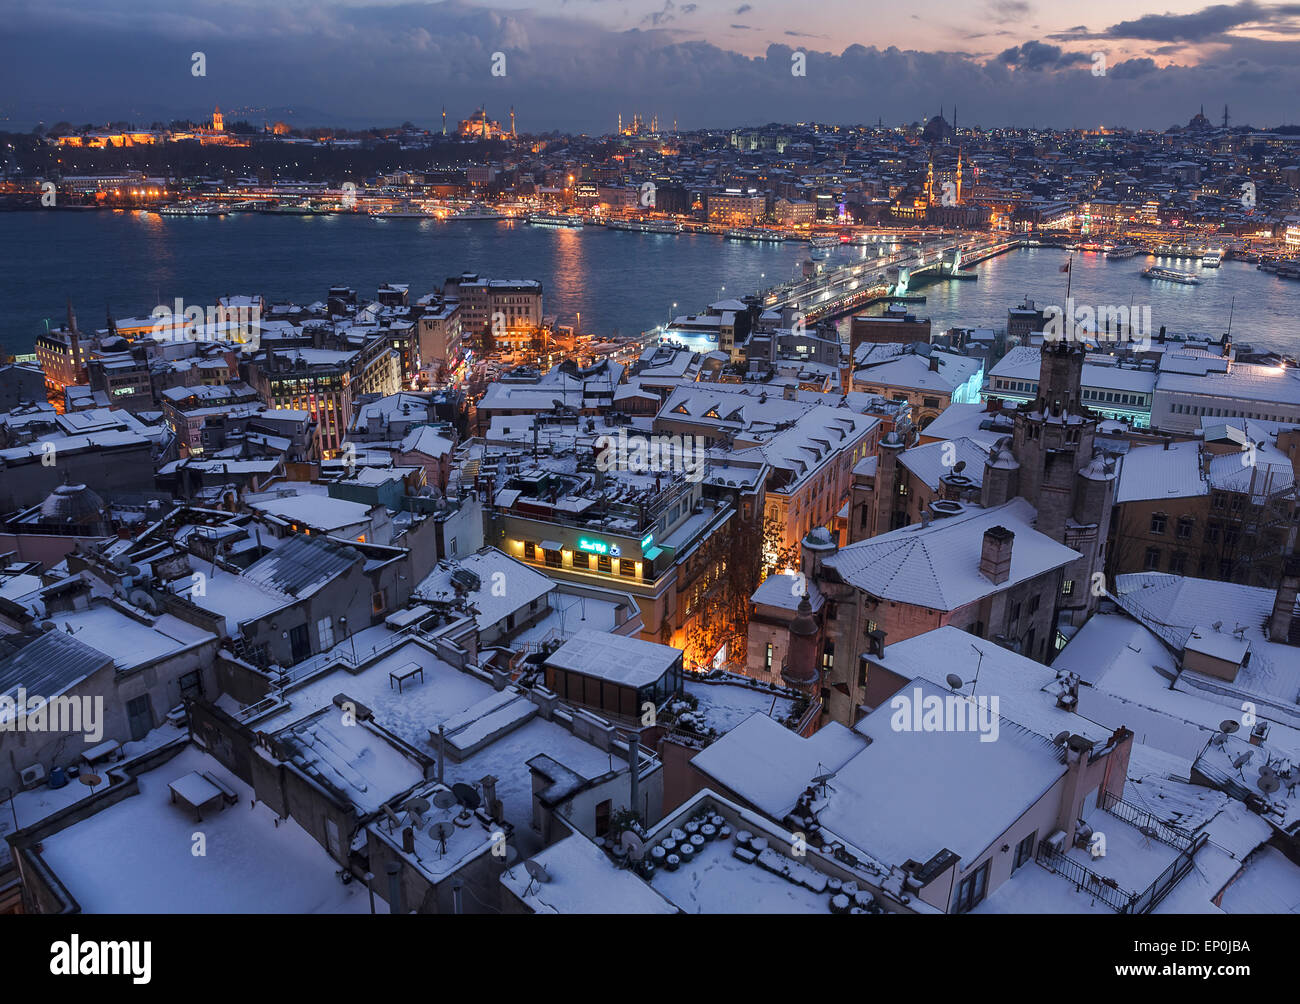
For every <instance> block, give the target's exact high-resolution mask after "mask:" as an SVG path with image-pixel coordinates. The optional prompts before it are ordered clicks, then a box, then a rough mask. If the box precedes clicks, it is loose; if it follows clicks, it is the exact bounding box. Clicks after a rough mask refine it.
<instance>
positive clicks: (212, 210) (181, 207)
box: [158, 202, 226, 216]
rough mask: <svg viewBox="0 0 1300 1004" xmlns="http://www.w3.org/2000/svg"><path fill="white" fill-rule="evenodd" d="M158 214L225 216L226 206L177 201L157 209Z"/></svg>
mask: <svg viewBox="0 0 1300 1004" xmlns="http://www.w3.org/2000/svg"><path fill="white" fill-rule="evenodd" d="M158 214H159V215H160V216H225V215H226V207H225V206H223V205H221V204H219V203H216V204H213V203H203V202H177V203H173V204H172V205H170V206H163V207H162V208H161V209H160V210H158Z"/></svg>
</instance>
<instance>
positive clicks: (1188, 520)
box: [1175, 516, 1196, 540]
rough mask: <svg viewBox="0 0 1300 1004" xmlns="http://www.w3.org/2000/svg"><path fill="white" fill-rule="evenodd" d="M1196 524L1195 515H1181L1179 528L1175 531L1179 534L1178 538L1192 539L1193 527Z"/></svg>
mask: <svg viewBox="0 0 1300 1004" xmlns="http://www.w3.org/2000/svg"><path fill="white" fill-rule="evenodd" d="M1195 526H1196V520H1195V518H1194V517H1192V516H1179V517H1178V529H1177V530H1176V531H1175V533H1176V534H1177V536H1178V539H1179V540H1190V539H1191V537H1192V529H1193V528H1194V527H1195Z"/></svg>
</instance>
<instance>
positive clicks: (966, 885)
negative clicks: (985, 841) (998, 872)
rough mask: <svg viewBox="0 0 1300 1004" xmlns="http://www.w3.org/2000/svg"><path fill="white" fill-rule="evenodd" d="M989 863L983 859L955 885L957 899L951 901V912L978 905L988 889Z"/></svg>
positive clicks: (961, 911) (963, 911)
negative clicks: (980, 863)
mask: <svg viewBox="0 0 1300 1004" xmlns="http://www.w3.org/2000/svg"><path fill="white" fill-rule="evenodd" d="M988 886H989V863H988V862H987V861H985V862H984V863H983V864H982V865H980V866H979V868H977V869H976V870H975V871H974V872H972V873H971V874H970V875H967V876H966V877H965V878H964V879H962V880H961V885H959V886H958V887H957V899H956V901H955V902H954V903H953V907H952V908H953V913H965V912H966V911H967V910H970V909H973V908H974V907H976V906H978V905H979V904H980V903H981V902H982V901H983V899H984V895H985V893H987V892H988V891H989V889H988Z"/></svg>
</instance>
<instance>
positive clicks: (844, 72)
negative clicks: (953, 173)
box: [0, 0, 1300, 133]
mask: <svg viewBox="0 0 1300 1004" xmlns="http://www.w3.org/2000/svg"><path fill="white" fill-rule="evenodd" d="M11 2H12V0H11ZM670 2H671V3H672V6H669V5H668V3H664V4H663V9H660V6H659V5H660V0H655V13H659V14H671V15H675V16H677V18H678V20H677V22H676V23H675V24H673V25H667V24H666V22H665V21H664V19H663V18H660V21H659V22H658V23H656V22H655V21H654V20H653V19H651V20H650V21H648V22H646V23H645V24H641V25H638V26H637V27H634V28H631V29H627V30H612V29H609V28H606V27H602V26H600V25H599V24H596V23H593V22H591V21H589V20H583V19H581V18H579V17H576V16H567V15H563V14H541V13H539V12H538V11H536V10H526V9H521V10H512V11H509V12H505V11H500V10H492V9H489V8H484V7H479V6H473V5H471V4H469V3H467V2H463V0H446V2H442V3H437V4H427V3H423V2H420V3H416V2H398V3H396V4H393V5H391V6H384V5H382V4H380V5H370V6H365V7H347V6H341V5H339V4H327V5H315V6H306V5H303V6H298V5H284V6H283V7H282V6H280V5H278V4H272V3H270V2H269V0H189V2H188V3H187V5H186V6H185V7H184V10H183V13H180V12H175V11H173V10H172V9H171V7H169V6H168V4H169V3H170V0H129V2H128V0H98V2H97V3H95V4H87V3H84V0H43V3H42V4H41V5H39V6H38V5H36V4H34V3H33V4H29V5H27V6H22V7H13V8H11V9H10V10H9V11H8V12H7V14H6V20H5V32H6V40H7V44H6V46H5V49H6V57H5V59H4V60H0V95H3V101H4V105H5V112H6V114H7V115H8V116H9V122H10V123H12V125H11V126H10V128H18V127H21V128H29V127H30V126H31V125H33V124H35V122H36V121H37V120H38V119H44V120H45V121H46V122H55V121H58V120H60V119H69V120H75V121H77V122H87V121H90V122H106V121H111V120H117V119H123V118H126V119H130V120H133V121H137V122H140V121H142V122H143V123H144V124H148V122H150V121H152V120H154V119H163V120H167V119H171V118H200V117H202V116H204V115H207V114H209V113H210V112H211V109H212V106H213V105H214V104H220V105H221V106H222V107H223V108H229V107H239V106H242V107H266V106H273V107H275V108H277V109H278V108H284V109H290V110H293V114H291V113H290V112H285V113H284V114H276V116H275V117H277V118H284V119H285V120H286V121H289V122H291V123H293V124H295V125H304V126H307V125H340V126H353V127H364V126H370V125H382V124H393V123H397V122H401V121H402V120H403V119H409V120H411V121H412V122H415V123H417V124H421V125H425V126H433V127H437V126H438V125H439V124H440V115H439V111H440V108H441V106H443V105H445V106H446V107H447V110H448V115H449V116H450V117H452V118H453V121H454V120H455V119H457V118H461V117H464V116H465V115H468V114H469V113H470V112H471V111H473V110H474V109H475V108H476V107H478V106H479V105H480V104H485V105H486V107H487V110H488V113H489V114H490V115H492V116H494V117H498V118H500V117H502V116H504V115H505V114H507V113H508V108H509V107H510V106H511V105H513V106H514V107H515V110H516V113H517V121H518V125H519V128H520V130H521V131H525V132H543V131H549V130H567V131H573V132H592V133H600V132H605V131H607V130H609V129H610V128H612V124H613V122H614V121H615V120H616V114H617V111H618V109H619V108H620V107H621V108H623V109H627V108H629V107H636V108H638V109H639V110H640V111H642V113H644V114H650V113H658V115H659V118H660V120H661V121H663V120H665V119H671V118H673V117H675V118H677V119H678V121H679V123H680V124H681V127H682V128H683V129H686V128H696V127H705V126H708V127H725V126H739V125H745V124H758V123H764V122H772V121H787V122H793V121H806V120H808V119H811V118H815V119H818V120H821V121H826V122H841V123H853V122H874V121H876V119H877V118H878V117H879V118H883V119H884V120H885V121H886V122H895V123H896V122H902V121H911V120H913V119H917V118H920V117H923V116H925V115H929V114H933V110H934V109H935V108H938V107H939V105H940V104H948V103H951V102H952V101H953V100H954V99H956V100H957V101H958V103H959V104H960V106H961V109H962V114H961V118H962V121H963V122H966V123H970V124H972V125H975V124H982V125H986V126H994V125H1008V126H1014V125H1029V124H1040V125H1041V124H1054V125H1060V126H1065V127H1069V126H1073V125H1088V126H1095V125H1097V124H1099V123H1105V124H1110V125H1130V126H1135V127H1148V126H1151V127H1159V128H1165V127H1166V126H1168V125H1169V124H1170V123H1171V122H1186V121H1187V119H1188V118H1190V117H1191V114H1192V113H1193V112H1194V111H1195V108H1196V106H1197V105H1199V104H1200V102H1201V101H1202V100H1204V101H1206V102H1207V103H1208V102H1210V101H1211V100H1213V101H1214V102H1215V103H1216V104H1221V103H1223V102H1227V103H1229V104H1230V105H1231V106H1232V107H1233V108H1234V109H1237V108H1240V109H1242V111H1241V112H1240V113H1237V114H1235V116H1234V117H1235V118H1236V119H1237V120H1238V121H1242V122H1244V121H1245V120H1246V112H1245V109H1247V108H1249V109H1250V111H1249V116H1250V118H1251V119H1252V120H1253V121H1254V122H1255V123H1257V124H1260V125H1269V124H1278V123H1279V122H1281V121H1285V120H1286V117H1287V116H1290V115H1292V114H1293V103H1294V98H1293V96H1294V95H1295V94H1296V93H1297V92H1300V42H1295V43H1293V42H1279V41H1269V40H1266V39H1250V38H1237V37H1235V36H1234V37H1232V38H1231V39H1230V40H1229V41H1228V42H1226V43H1222V44H1221V45H1219V46H1216V48H1215V49H1214V55H1213V58H1212V59H1205V58H1202V61H1201V62H1199V63H1196V64H1195V65H1176V66H1175V65H1170V66H1163V67H1156V66H1155V64H1154V63H1153V62H1152V60H1151V59H1149V58H1145V59H1129V60H1128V61H1127V62H1121V63H1112V65H1111V67H1110V69H1109V70H1108V72H1107V75H1106V77H1105V78H1104V79H1102V78H1094V77H1092V76H1091V74H1090V73H1089V69H1090V67H1089V65H1087V63H1088V57H1087V56H1085V55H1084V54H1082V53H1072V52H1067V51H1065V50H1064V49H1063V48H1061V47H1058V46H1056V45H1051V44H1048V43H1046V42H1043V41H1030V42H1026V43H1024V44H1023V45H1016V46H1012V47H1011V48H1008V49H1004V50H1003V51H1002V52H1001V53H1000V54H998V55H996V56H992V57H990V56H985V55H980V56H978V57H971V56H969V55H964V54H961V53H956V52H943V51H938V52H934V51H931V52H927V51H920V50H917V49H900V48H897V47H894V46H890V47H887V48H877V47H874V46H872V47H867V46H862V45H850V46H848V47H847V48H844V49H843V50H842V51H840V52H838V54H837V53H835V52H818V53H816V54H810V58H809V61H808V76H807V77H801V78H797V79H794V78H792V77H791V75H790V55H791V53H792V51H794V50H793V49H792V48H791V46H793V45H797V44H798V39H799V38H801V37H803V38H806V37H811V36H808V35H796V36H786V37H785V42H786V43H787V44H772V45H769V46H768V47H767V48H766V49H765V50H764V51H763V52H761V53H758V54H756V55H747V54H742V53H739V52H736V51H732V50H729V49H728V48H726V47H725V46H720V45H715V44H713V43H710V42H706V41H699V40H691V41H686V40H683V39H682V38H680V37H678V36H677V35H676V34H674V31H673V29H674V28H676V27H677V26H678V25H679V24H680V23H682V21H683V20H684V18H683V17H682V8H681V7H678V6H677V0H670ZM570 6H571V7H572V6H576V5H570ZM682 6H683V7H684V6H685V5H682ZM701 8H702V9H701V10H697V11H696V13H701V14H702V13H704V11H705V10H707V8H706V7H704V5H703V4H702V3H701ZM554 9H557V10H558V9H559V8H558V5H557V6H556V7H555V8H554ZM643 12H644V8H643V9H642V11H640V12H638V14H640V13H643ZM56 22H57V23H58V24H59V26H60V29H59V32H58V34H57V36H56V37H52V36H51V34H50V30H49V25H50V24H51V23H56ZM736 30H737V31H740V30H741V27H740V26H738V27H737V28H736ZM744 30H747V31H750V30H752V29H749V28H748V27H747V26H745V28H744ZM736 37H741V36H736ZM744 37H746V38H751V39H753V38H757V39H762V38H763V36H762V35H748V36H744ZM825 48H830V45H829V43H828V44H827V45H826V46H825ZM196 50H200V51H203V52H204V53H205V54H206V55H207V68H208V75H207V77H205V78H194V77H191V76H190V61H189V54H190V53H191V52H193V51H196ZM493 52H505V53H506V56H507V68H508V75H507V76H505V77H493V76H492V75H491V61H492V60H491V56H492V53H493ZM1137 55H1140V56H1147V55H1148V52H1147V51H1146V50H1141V51H1139V52H1138V53H1137ZM1198 58H1201V57H1198ZM55 60H57V63H58V65H59V67H60V71H59V73H57V74H51V73H50V72H49V67H50V65H51V63H52V61H55ZM1188 62H1189V63H1190V62H1191V61H1190V60H1188ZM1029 70H1032V71H1034V72H1025V71H1029ZM261 117H262V116H261V115H257V116H250V118H251V119H254V120H255V121H260V119H261Z"/></svg>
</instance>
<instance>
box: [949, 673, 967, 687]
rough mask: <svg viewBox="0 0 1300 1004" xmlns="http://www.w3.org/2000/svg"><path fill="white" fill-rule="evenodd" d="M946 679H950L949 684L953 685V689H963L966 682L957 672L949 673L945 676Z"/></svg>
mask: <svg viewBox="0 0 1300 1004" xmlns="http://www.w3.org/2000/svg"><path fill="white" fill-rule="evenodd" d="M944 679H945V680H947V681H948V686H949V687H951V688H952V689H953V690H961V688H962V687H963V686H964V685H965V683H966V681H965V680H963V679H962V678H961V677H960V676H958V675H957V674H956V673H949V674H948V675H947V676H945V677H944Z"/></svg>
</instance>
